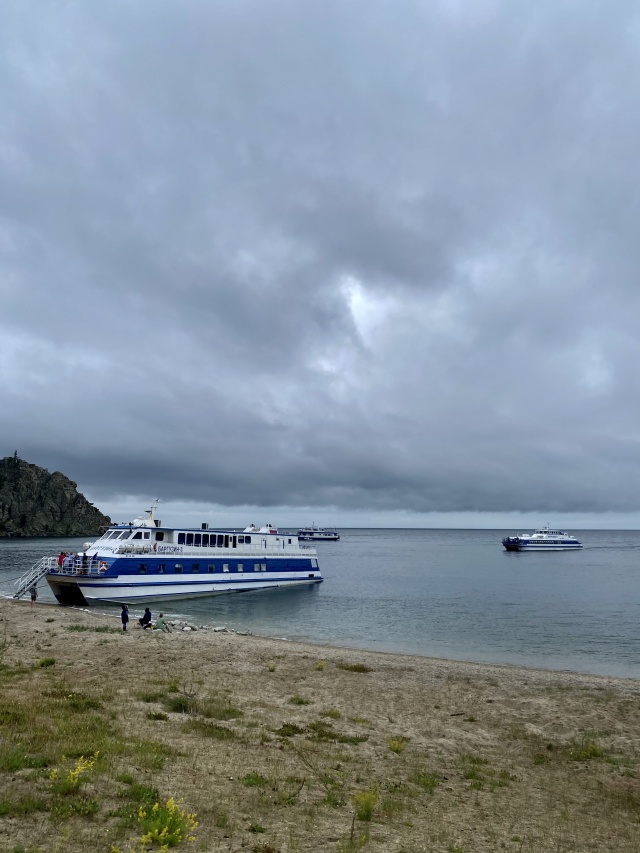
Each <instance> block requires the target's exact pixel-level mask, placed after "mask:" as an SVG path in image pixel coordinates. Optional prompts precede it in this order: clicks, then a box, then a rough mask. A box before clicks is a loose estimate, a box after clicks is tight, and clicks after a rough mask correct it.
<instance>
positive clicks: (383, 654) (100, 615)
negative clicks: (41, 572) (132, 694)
mask: <svg viewBox="0 0 640 853" xmlns="http://www.w3.org/2000/svg"><path fill="white" fill-rule="evenodd" d="M3 601H6V602H7V603H9V604H11V605H15V606H17V607H19V608H22V607H24V608H25V609H26V610H32V609H33V610H36V609H40V608H42V609H47V610H49V611H51V612H55V613H76V614H83V615H84V617H85V618H86V619H87V620H94V621H96V622H101V624H105V623H104V622H102V621H101V620H107V621H108V623H109V624H110V625H111V624H113V623H114V622H115V623H117V625H118V626H119V625H120V619H119V616H118V615H116V614H110V613H104V612H100V611H98V610H97V609H93V608H90V607H76V606H70V607H61V606H60V605H59V604H57V603H53V602H44V601H43V602H36V604H35V605H34V606H33V608H31V605H30V603H29V602H28V601H26V600H19V601H16V600H13V599H3ZM135 621H136V617H134V618H133V619H132V620H131V622H130V623H129V625H130V627H129V632H128V633H131V632H134V631H135V632H136V633H137V632H138V630H139V629H138V626H137V625H135ZM168 621H169V624H171V625H175V624H177V623H179V624H180V626H184V627H189V628H190V630H187V631H182V630H180V628H178V629H174V630H173V631H172V633H173V634H175V635H176V636H183V637H185V638H186V639H187V641H192V642H193V641H196V642H198V643H200V642H203V639H201V638H203V637H210V636H211V635H214V636H220V635H226V636H233V637H238V638H240V637H242V638H251V639H253V640H255V641H257V642H260V643H262V644H266V643H283V644H286V646H287V647H290V648H297V649H299V650H302V651H306V652H309V651H314V653H316V654H321V653H322V652H327V653H328V652H332V653H333V654H334V655H339V654H342V655H344V654H359V655H366V656H373V657H374V658H375V657H380V658H388V659H389V660H392V661H394V662H395V663H401V662H403V661H404V662H409V661H413V662H414V664H415V665H416V666H417V665H421V664H424V665H431V666H433V667H434V668H436V669H447V670H454V669H455V670H457V671H458V672H459V673H464V671H465V669H467V668H468V669H469V670H470V671H475V672H476V673H477V674H481V673H484V674H491V673H492V674H494V675H504V676H505V677H508V676H509V674H511V675H514V676H516V677H519V678H521V679H525V678H526V677H527V676H528V677H529V678H537V679H539V680H542V681H549V680H553V679H558V678H562V677H565V678H566V679H568V680H569V681H572V682H574V683H582V684H584V685H585V686H588V687H595V688H598V687H602V686H603V685H607V686H610V685H617V686H619V687H625V688H627V689H629V690H630V691H631V692H635V691H636V690H637V691H638V692H640V679H637V678H632V677H625V676H618V675H603V674H600V673H589V672H581V671H578V670H572V669H546V668H543V667H534V666H525V665H522V664H512V663H493V662H488V661H468V660H464V659H459V658H440V657H433V656H431V655H421V654H416V653H411V652H395V651H386V650H381V649H368V648H362V647H359V646H342V645H334V644H332V643H322V642H320V641H314V640H311V639H295V638H290V637H274V636H269V635H264V634H256V633H254V632H253V631H248V630H247V631H240V630H237V629H234V628H228V627H226V626H213V625H197V624H195V622H193V621H188V620H184V619H180V620H177V619H170V620H168ZM140 633H143V634H144V633H145V632H144V631H141V630H140ZM152 633H156V634H157V633H158V632H152ZM196 638H198V639H197V640H196ZM325 656H329V655H325Z"/></svg>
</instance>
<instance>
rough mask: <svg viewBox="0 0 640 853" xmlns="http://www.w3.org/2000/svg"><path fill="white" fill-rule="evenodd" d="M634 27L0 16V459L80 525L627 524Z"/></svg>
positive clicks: (514, 12)
mask: <svg viewBox="0 0 640 853" xmlns="http://www.w3.org/2000/svg"><path fill="white" fill-rule="evenodd" d="M639 35H640V16H639V15H638V10H637V4H635V3H631V2H624V0H614V2H608V3H606V4H605V3H604V2H595V0H592V1H591V2H590V0H580V2H577V0H575V1H574V2H571V0H565V2H558V0H553V2H552V0H541V2H539V3H536V4H531V3H529V2H524V0H520V2H513V0H511V2H507V0H504V2H499V0H466V2H465V0H458V2H454V0H440V2H439V3H438V2H436V3H433V2H427V0H424V2H419V0H415V2H408V1H407V2H405V0H393V2H391V0H373V2H371V0H368V2H364V0H352V2H344V0H340V2H338V0H322V2H320V0H308V2H304V3H300V2H293V0H271V2H268V3H266V2H263V0H244V2H242V0H241V2H238V0H235V2H230V0H228V1H227V0H218V2H204V0H183V2H181V3H173V2H168V0H154V2H150V1H149V2H145V0H141V2H137V3H130V2H125V0H111V1H110V2H108V3H107V2H104V3H102V2H99V3H91V4H88V3H84V2H80V0H70V2H66V3H64V4H55V5H52V4H47V3H42V4H24V3H18V2H13V3H6V4H4V5H3V8H2V9H1V10H0V106H1V114H2V122H1V123H0V306H1V308H0V335H1V338H0V399H1V400H2V406H1V410H0V437H1V438H2V440H3V441H2V443H3V444H4V445H5V448H4V453H12V452H13V450H14V449H15V448H16V447H17V448H18V449H19V452H20V455H21V456H23V457H24V458H27V459H29V460H30V461H35V462H38V463H39V464H44V465H47V467H52V468H57V469H60V470H62V471H64V472H65V473H67V474H69V475H70V476H72V477H74V478H75V479H77V480H78V481H79V482H80V483H81V484H82V485H83V486H85V487H87V488H89V489H90V490H91V491H92V493H93V494H94V495H96V496H98V497H100V496H102V497H103V498H105V499H107V498H108V497H110V496H113V495H115V494H126V493H141V492H143V493H145V494H154V495H155V494H158V495H162V496H163V497H164V498H165V499H170V500H191V499H193V500H197V501H203V502H211V503H220V504H226V505H230V506H231V505H237V504H243V503H252V504H256V505H264V506H269V505H290V506H296V505H298V504H305V505H316V506H323V505H324V506H332V507H338V508H340V507H342V508H345V509H354V508H359V509H366V510H372V511H375V510H395V509H407V510H411V511H420V512H429V511H444V512H447V511H456V512H459V511H493V512H496V511H516V510H517V511H523V512H526V511H537V510H545V511H553V512H604V511H609V510H612V511H619V512H630V511H637V510H640V477H639V476H638V474H639V473H640V472H639V470H638V469H639V462H638V443H639V438H640V435H639V433H640V427H639V415H640V394H639V390H640V389H639V387H638V386H639V384H640V380H639V379H638V371H637V369H636V365H637V363H638V357H639V355H640V354H639V352H638V349H639V345H638V318H639V317H640V304H639V302H640V288H639V287H638V284H637V277H638V270H639V269H640V241H639V240H638V234H639V233H640V229H639V225H640V223H639V206H640V201H639V199H640V193H639V192H638V168H637V163H638V152H639V151H640V110H639V109H638V103H639V101H640V67H639V66H640V58H639V57H640V51H639V46H640V45H639V42H640V38H639Z"/></svg>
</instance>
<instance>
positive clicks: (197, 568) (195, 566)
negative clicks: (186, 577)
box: [191, 563, 200, 572]
mask: <svg viewBox="0 0 640 853" xmlns="http://www.w3.org/2000/svg"><path fill="white" fill-rule="evenodd" d="M191 571H192V572H199V571H200V563H192V564H191Z"/></svg>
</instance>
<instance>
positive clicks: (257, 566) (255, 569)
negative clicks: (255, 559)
mask: <svg viewBox="0 0 640 853" xmlns="http://www.w3.org/2000/svg"><path fill="white" fill-rule="evenodd" d="M253 571H254V572H259V571H260V563H254V564H253Z"/></svg>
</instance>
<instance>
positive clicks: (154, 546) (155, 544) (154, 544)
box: [153, 542, 158, 553]
mask: <svg viewBox="0 0 640 853" xmlns="http://www.w3.org/2000/svg"><path fill="white" fill-rule="evenodd" d="M157 550H158V543H157V542H154V543H153V551H154V553H155V552H156V551H157Z"/></svg>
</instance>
